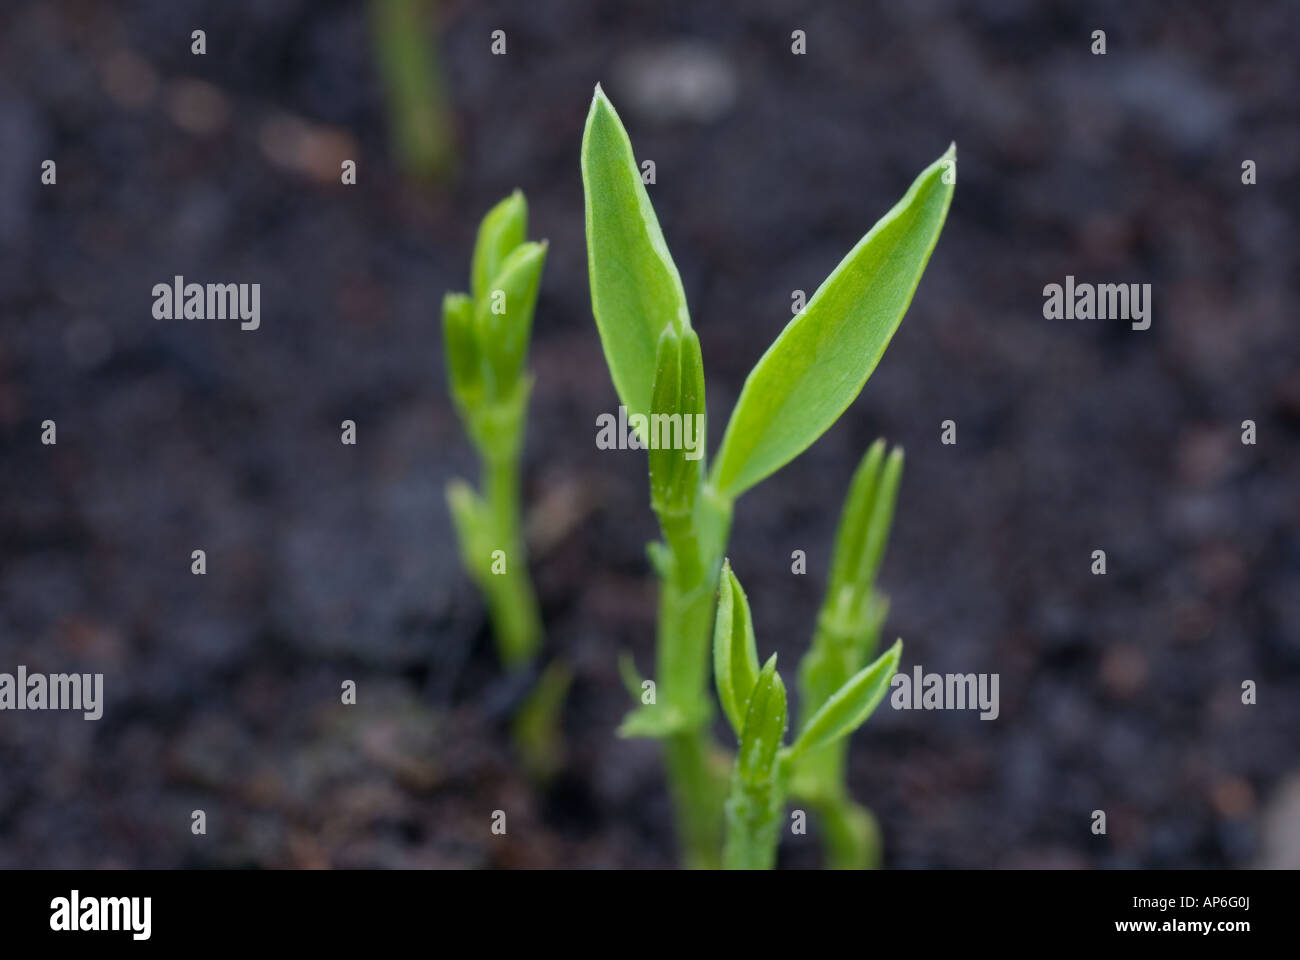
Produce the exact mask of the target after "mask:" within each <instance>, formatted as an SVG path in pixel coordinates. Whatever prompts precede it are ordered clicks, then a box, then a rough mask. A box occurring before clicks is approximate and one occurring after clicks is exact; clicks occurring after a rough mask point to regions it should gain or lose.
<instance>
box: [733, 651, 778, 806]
mask: <svg viewBox="0 0 1300 960" xmlns="http://www.w3.org/2000/svg"><path fill="white" fill-rule="evenodd" d="M786 719H787V714H786V700H785V684H784V683H782V682H781V675H780V674H779V673H777V672H776V654H775V653H774V654H772V656H771V657H770V658H769V659H768V661H767V663H765V664H763V669H762V670H761V671H759V674H758V681H757V682H756V683H755V684H754V693H753V696H751V697H750V698H749V710H748V711H747V712H746V714H745V726H744V730H743V732H742V733H741V735H740V752H739V753H738V754H737V755H736V772H737V774H739V776H740V780H741V782H742V783H745V784H747V785H750V786H760V785H764V784H768V783H770V782H771V779H772V769H773V766H774V765H775V763H776V755H777V751H778V750H780V749H781V741H782V740H784V739H785V725H786Z"/></svg>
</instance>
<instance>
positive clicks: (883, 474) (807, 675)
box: [791, 440, 903, 870]
mask: <svg viewBox="0 0 1300 960" xmlns="http://www.w3.org/2000/svg"><path fill="white" fill-rule="evenodd" d="M902 467H903V456H902V451H901V450H895V451H894V452H893V453H892V454H890V455H889V457H888V458H886V457H885V443H884V441H883V440H880V441H877V442H876V443H874V444H873V445H872V446H871V449H869V450H868V451H867V453H866V455H865V456H864V457H863V458H862V462H861V464H860V465H859V467H858V469H857V471H856V473H855V474H854V478H853V483H852V485H851V487H850V489H849V493H848V496H847V497H846V498H845V502H844V508H843V511H842V514H841V517H840V525H839V529H838V531H837V532H836V537H835V552H834V555H833V557H832V562H831V575H830V581H829V583H828V585H827V589H826V598H825V600H824V601H823V603H822V609H821V612H820V613H819V615H818V617H817V628H816V631H815V632H814V634H813V640H812V644H811V646H810V647H809V650H808V653H807V654H806V655H805V656H804V658H803V661H802V662H801V663H800V665H799V686H800V693H801V701H802V714H803V717H804V719H805V721H806V720H807V719H808V718H810V717H811V716H812V715H813V714H814V713H816V712H817V711H818V710H819V709H821V707H822V706H823V705H824V704H825V703H826V702H827V700H829V699H830V697H831V696H832V695H833V694H834V693H835V691H836V690H838V689H839V688H840V687H842V686H843V685H844V684H845V683H846V682H847V681H848V679H849V678H850V677H851V676H853V674H855V673H856V672H857V671H858V670H860V669H861V668H862V666H863V665H864V664H865V663H866V662H867V661H868V660H869V659H870V658H871V656H872V655H873V654H874V652H875V650H876V647H877V646H878V644H879V639H880V628H881V625H882V624H883V622H884V619H885V614H886V611H887V610H888V606H889V604H888V602H887V601H886V599H885V598H884V597H883V596H882V595H881V594H879V593H878V592H877V591H876V589H875V581H876V574H877V572H878V570H879V568H880V563H881V559H882V558H883V555H884V550H885V543H886V541H887V540H888V537H889V528H890V525H891V523H892V520H893V514H894V504H895V501H896V499H897V496H898V485H899V480H900V477H901V474H902ZM847 759H848V739H847V738H845V739H843V740H839V741H837V742H835V743H831V744H828V745H827V746H824V747H820V748H818V749H817V750H811V751H809V752H808V753H807V754H805V755H804V756H803V757H801V758H800V759H799V761H798V763H797V764H796V766H795V770H794V773H793V782H792V785H791V793H792V794H794V795H795V796H797V797H799V798H801V799H803V800H805V801H807V802H808V803H809V804H810V805H811V806H812V807H813V809H814V811H815V812H816V813H817V814H818V815H819V817H820V819H821V823H822V828H823V829H822V836H823V843H824V847H825V853H826V861H827V865H828V866H831V867H833V868H836V869H845V870H862V869H868V868H872V867H875V866H877V865H878V864H879V858H880V838H879V830H878V828H877V826H876V822H875V818H874V817H873V816H872V815H871V813H870V811H868V810H867V809H865V808H864V807H861V806H859V805H858V804H856V803H854V801H853V799H852V798H851V797H850V796H849V793H848V787H847V784H846V765H847Z"/></svg>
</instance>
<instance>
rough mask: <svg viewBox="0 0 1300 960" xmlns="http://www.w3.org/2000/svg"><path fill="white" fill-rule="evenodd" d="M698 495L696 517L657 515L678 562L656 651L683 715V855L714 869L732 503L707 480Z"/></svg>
mask: <svg viewBox="0 0 1300 960" xmlns="http://www.w3.org/2000/svg"><path fill="white" fill-rule="evenodd" d="M700 498H701V500H702V501H704V510H703V511H697V514H696V516H694V517H691V516H675V515H669V514H663V515H660V518H659V520H660V526H661V527H662V529H663V532H664V539H665V540H666V541H667V543H668V547H669V549H670V550H671V551H672V556H673V569H672V575H671V576H670V577H669V578H667V579H665V580H663V581H661V583H660V594H659V624H658V637H657V642H656V645H655V646H656V649H655V654H656V676H657V677H658V678H659V684H660V687H661V691H662V692H661V694H660V695H661V697H662V700H661V702H662V703H663V704H665V705H667V706H669V707H671V708H674V709H675V711H676V712H677V713H678V714H679V715H680V716H681V717H682V718H683V719H684V728H683V729H682V730H681V731H680V732H678V733H674V734H672V735H671V736H669V737H667V738H666V739H665V744H664V758H665V762H666V765H667V775H668V789H669V793H670V794H671V796H672V799H673V808H674V815H675V819H676V822H677V833H678V842H679V846H680V849H681V856H682V861H683V863H684V864H685V865H686V866H687V867H689V868H692V869H716V868H717V867H719V866H720V865H721V857H720V852H721V850H722V841H723V810H722V808H723V802H724V799H725V797H726V795H727V777H728V767H729V762H728V760H727V757H726V754H725V753H724V751H723V750H722V748H721V747H720V746H718V744H717V743H716V742H715V741H714V739H713V736H712V734H711V733H710V731H709V723H710V721H711V720H712V718H713V697H712V695H711V690H710V686H709V664H710V656H709V652H710V649H711V645H712V641H713V617H714V607H715V604H716V602H717V587H718V573H719V571H720V570H721V567H722V551H723V549H724V545H725V543H726V538H727V529H728V527H729V526H730V520H731V504H730V503H728V502H724V501H722V500H719V499H716V498H713V497H710V496H709V495H708V488H707V487H706V488H704V489H703V490H702V491H701V493H700Z"/></svg>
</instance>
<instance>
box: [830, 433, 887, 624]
mask: <svg viewBox="0 0 1300 960" xmlns="http://www.w3.org/2000/svg"><path fill="white" fill-rule="evenodd" d="M884 454H885V441H884V440H877V441H876V442H875V443H873V444H872V445H871V448H870V449H869V450H868V451H867V454H866V456H864V457H863V458H862V463H861V464H860V465H859V466H858V469H857V471H856V472H855V473H854V474H853V483H852V484H851V486H850V487H849V494H848V496H847V497H845V498H844V508H843V510H842V512H841V513H840V525H839V529H838V530H837V531H836V533H835V554H834V557H833V558H832V560H831V576H830V584H829V589H828V590H827V593H826V597H827V604H828V605H834V604H836V603H847V604H848V605H849V608H850V609H854V608H859V607H861V606H862V605H863V604H864V603H865V602H866V601H867V600H868V598H869V597H870V596H871V593H872V591H873V589H874V587H875V583H876V575H877V574H878V573H879V572H880V561H881V558H882V557H883V556H884V553H885V544H886V543H887V542H888V540H889V528H890V526H891V525H892V524H893V520H894V505H895V504H896V503H897V501H898V485H899V482H900V480H901V479H902V473H903V451H902V449H901V448H899V447H895V448H894V450H893V451H892V452H891V453H890V454H889V456H888V457H887V458H886V457H885V455H884ZM846 592H847V593H848V597H846V598H844V599H841V597H842V596H843V594H845V593H846Z"/></svg>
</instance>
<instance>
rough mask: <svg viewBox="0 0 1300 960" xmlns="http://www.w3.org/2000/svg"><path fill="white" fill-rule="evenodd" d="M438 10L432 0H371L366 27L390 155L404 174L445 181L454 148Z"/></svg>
mask: <svg viewBox="0 0 1300 960" xmlns="http://www.w3.org/2000/svg"><path fill="white" fill-rule="evenodd" d="M436 7H437V3H436V0H370V27H371V34H372V38H373V43H374V50H375V59H376V62H377V63H378V66H379V73H380V76H381V78H382V80H383V86H384V94H385V99H386V102H387V109H388V123H389V127H390V129H391V131H392V144H393V153H394V154H395V156H396V158H397V161H398V163H399V164H400V165H401V167H402V168H403V169H404V170H405V171H406V172H407V173H409V174H411V175H413V176H416V177H420V178H422V179H425V180H428V181H432V182H445V181H447V180H450V179H451V178H452V177H453V176H454V175H455V172H456V145H455V140H454V138H453V136H452V122H451V107H450V105H449V103H448V100H447V91H446V85H445V84H444V82H443V72H442V60H441V57H440V56H439V54H438V43H437V41H436V39H435V31H436V24H435V20H436V13H437V10H436Z"/></svg>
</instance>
